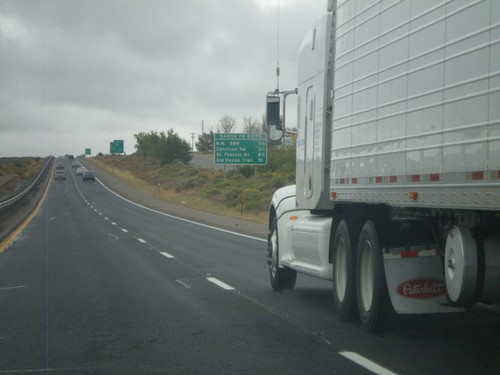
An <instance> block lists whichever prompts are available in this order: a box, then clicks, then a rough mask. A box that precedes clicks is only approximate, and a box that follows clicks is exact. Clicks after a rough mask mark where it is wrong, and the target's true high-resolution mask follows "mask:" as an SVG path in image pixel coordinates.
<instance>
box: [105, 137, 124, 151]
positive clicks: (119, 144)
mask: <svg viewBox="0 0 500 375" xmlns="http://www.w3.org/2000/svg"><path fill="white" fill-rule="evenodd" d="M109 152H110V153H111V154H123V153H124V152H125V151H124V148H123V140H121V139H115V140H114V141H113V142H109Z"/></svg>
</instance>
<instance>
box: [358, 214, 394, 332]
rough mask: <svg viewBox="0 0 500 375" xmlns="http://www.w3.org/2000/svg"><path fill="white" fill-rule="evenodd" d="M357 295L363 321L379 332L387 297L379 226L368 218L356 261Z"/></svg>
mask: <svg viewBox="0 0 500 375" xmlns="http://www.w3.org/2000/svg"><path fill="white" fill-rule="evenodd" d="M356 264H357V266H356V275H357V299H358V311H359V317H360V320H361V323H362V324H363V327H364V329H365V330H366V331H368V332H370V333H377V332H380V330H381V326H382V322H383V319H384V311H385V306H386V304H387V303H390V302H389V301H388V294H387V287H386V284H385V274H384V264H383V259H382V249H381V246H380V241H379V237H378V235H377V230H376V228H375V225H374V224H373V222H372V221H370V220H368V221H367V222H366V223H365V225H364V226H363V229H362V230H361V234H360V236H359V244H358V253H357V261H356Z"/></svg>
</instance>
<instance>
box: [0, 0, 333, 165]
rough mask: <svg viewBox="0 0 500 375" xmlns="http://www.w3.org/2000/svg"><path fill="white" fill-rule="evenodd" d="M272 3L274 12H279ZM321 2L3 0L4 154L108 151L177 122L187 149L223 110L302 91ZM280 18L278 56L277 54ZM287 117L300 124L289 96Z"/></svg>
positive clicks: (0, 98)
mask: <svg viewBox="0 0 500 375" xmlns="http://www.w3.org/2000/svg"><path fill="white" fill-rule="evenodd" d="M278 5H279V17H278ZM326 6H327V0H0V157H3V156H46V155H56V156H57V155H63V154H67V153H69V154H82V153H84V150H85V148H91V149H92V154H96V153H98V152H103V153H108V152H109V143H110V142H111V141H113V140H115V139H123V140H124V143H125V152H126V153H128V154H130V153H133V152H134V151H135V150H134V144H135V142H134V137H133V135H134V134H137V133H139V132H141V131H142V132H149V131H151V130H154V131H158V132H159V131H162V130H165V131H166V130H168V129H170V128H173V129H174V131H175V132H176V133H178V134H179V135H180V136H181V137H182V138H184V139H186V141H188V142H189V144H191V133H196V135H195V139H196V138H197V136H198V135H199V134H201V132H202V120H203V121H204V130H205V131H209V130H210V129H211V128H213V129H214V130H215V127H216V124H217V121H218V119H219V118H220V117H221V116H222V115H230V116H233V117H234V118H235V119H236V122H237V128H236V132H238V131H242V118H243V116H253V117H255V118H257V119H259V121H260V120H261V117H262V114H263V113H264V111H265V108H264V98H265V94H266V93H267V92H268V91H271V90H274V89H275V88H276V76H275V67H276V61H277V58H278V55H279V63H280V67H281V75H280V89H282V90H288V89H293V88H295V87H296V86H297V60H298V59H297V54H298V51H299V47H300V44H301V42H302V38H303V36H304V34H305V33H306V32H307V30H309V29H310V28H311V27H312V24H313V23H314V21H316V20H317V19H318V18H320V17H321V16H323V15H324V14H325V13H326ZM278 18H279V54H278V43H277V40H278ZM287 101H288V104H290V105H289V106H287V107H288V111H287V123H288V125H289V126H294V125H295V114H296V110H295V107H294V104H295V103H294V100H293V99H292V98H291V97H289V98H288V99H287Z"/></svg>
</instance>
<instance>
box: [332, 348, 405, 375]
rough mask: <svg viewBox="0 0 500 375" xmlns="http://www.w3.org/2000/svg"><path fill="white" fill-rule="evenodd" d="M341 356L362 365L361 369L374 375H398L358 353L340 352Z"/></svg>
mask: <svg viewBox="0 0 500 375" xmlns="http://www.w3.org/2000/svg"><path fill="white" fill-rule="evenodd" d="M339 354H340V355H341V356H343V357H345V358H347V359H349V360H350V361H352V362H354V363H356V364H358V365H360V366H361V367H364V368H365V369H367V370H369V371H371V372H373V373H374V374H378V375H398V374H396V373H395V372H392V371H389V370H387V369H386V368H384V367H382V366H380V365H378V364H376V363H375V362H373V361H370V360H369V359H367V358H365V357H363V356H362V355H359V354H358V353H354V352H345V351H343V352H339Z"/></svg>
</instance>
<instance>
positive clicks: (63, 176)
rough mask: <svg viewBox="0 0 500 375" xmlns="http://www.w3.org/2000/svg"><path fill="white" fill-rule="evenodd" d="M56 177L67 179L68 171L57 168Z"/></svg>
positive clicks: (57, 178)
mask: <svg viewBox="0 0 500 375" xmlns="http://www.w3.org/2000/svg"><path fill="white" fill-rule="evenodd" d="M54 179H56V180H66V173H65V172H64V169H56V173H55V175H54Z"/></svg>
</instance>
